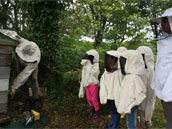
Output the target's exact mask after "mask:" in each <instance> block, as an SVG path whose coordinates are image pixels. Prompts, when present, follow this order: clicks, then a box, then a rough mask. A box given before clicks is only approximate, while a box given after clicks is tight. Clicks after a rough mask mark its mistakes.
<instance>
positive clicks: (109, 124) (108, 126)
mask: <svg viewBox="0 0 172 129" xmlns="http://www.w3.org/2000/svg"><path fill="white" fill-rule="evenodd" d="M110 114H111V122H110V123H105V124H104V127H106V128H110V127H112V125H113V121H112V112H111V113H110Z"/></svg>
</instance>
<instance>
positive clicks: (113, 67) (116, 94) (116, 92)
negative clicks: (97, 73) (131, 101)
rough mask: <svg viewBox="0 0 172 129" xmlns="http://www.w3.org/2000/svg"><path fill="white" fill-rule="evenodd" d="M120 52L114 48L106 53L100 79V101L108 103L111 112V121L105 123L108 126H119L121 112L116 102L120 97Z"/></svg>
mask: <svg viewBox="0 0 172 129" xmlns="http://www.w3.org/2000/svg"><path fill="white" fill-rule="evenodd" d="M119 57H120V53H119V52H117V51H114V50H111V51H107V52H106V54H105V70H104V73H103V75H102V76H101V79H100V92H99V93H100V94H99V96H100V103H101V104H107V106H108V108H109V110H110V113H111V122H110V123H105V124H104V126H105V127H108V128H113V129H115V128H118V126H119V121H120V114H119V113H118V112H117V108H116V104H117V103H118V100H119V98H120V85H121V75H120V74H121V71H120V68H119V63H118V62H119Z"/></svg>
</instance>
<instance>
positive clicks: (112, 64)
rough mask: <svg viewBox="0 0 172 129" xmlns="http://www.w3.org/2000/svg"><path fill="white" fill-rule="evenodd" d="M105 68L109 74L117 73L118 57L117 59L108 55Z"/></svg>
mask: <svg viewBox="0 0 172 129" xmlns="http://www.w3.org/2000/svg"><path fill="white" fill-rule="evenodd" d="M105 68H106V71H108V72H114V71H116V70H117V69H118V57H115V56H112V55H109V54H107V53H106V55H105Z"/></svg>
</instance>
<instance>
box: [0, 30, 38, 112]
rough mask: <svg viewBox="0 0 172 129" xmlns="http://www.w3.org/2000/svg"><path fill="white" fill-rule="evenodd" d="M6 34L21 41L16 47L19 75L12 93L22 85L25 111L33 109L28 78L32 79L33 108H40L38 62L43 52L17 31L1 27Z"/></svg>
mask: <svg viewBox="0 0 172 129" xmlns="http://www.w3.org/2000/svg"><path fill="white" fill-rule="evenodd" d="M0 32H1V33H3V34H4V35H6V36H8V37H10V38H12V39H14V40H16V41H18V42H19V44H18V45H17V47H16V48H15V53H16V60H17V68H18V76H17V77H16V78H15V79H14V81H13V83H12V85H11V91H10V95H11V96H14V94H15V91H16V90H17V89H18V88H19V87H21V89H22V91H23V97H24V100H25V104H24V111H28V110H30V109H31V103H32V102H31V100H30V96H29V86H28V85H27V83H26V82H27V80H28V79H29V78H30V79H31V88H32V93H33V107H32V109H35V110H38V103H39V102H38V101H39V96H38V87H39V84H38V77H37V75H38V64H39V62H40V58H41V52H40V49H39V47H38V46H37V45H36V43H34V42H32V41H28V40H26V39H24V38H22V37H20V36H19V35H18V34H17V33H16V32H15V31H11V30H4V29H0Z"/></svg>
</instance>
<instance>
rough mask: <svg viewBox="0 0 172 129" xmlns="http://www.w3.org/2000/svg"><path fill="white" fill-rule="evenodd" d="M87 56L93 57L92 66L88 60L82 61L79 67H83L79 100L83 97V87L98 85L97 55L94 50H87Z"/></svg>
mask: <svg viewBox="0 0 172 129" xmlns="http://www.w3.org/2000/svg"><path fill="white" fill-rule="evenodd" d="M86 54H87V55H92V56H94V59H93V64H92V63H91V62H90V60H88V59H82V61H81V65H83V68H82V79H81V83H80V89H79V94H78V96H79V98H83V97H84V95H85V87H87V86H89V85H94V84H98V83H99V80H98V75H99V73H100V71H99V54H98V52H97V51H96V50H89V51H87V52H86Z"/></svg>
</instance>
